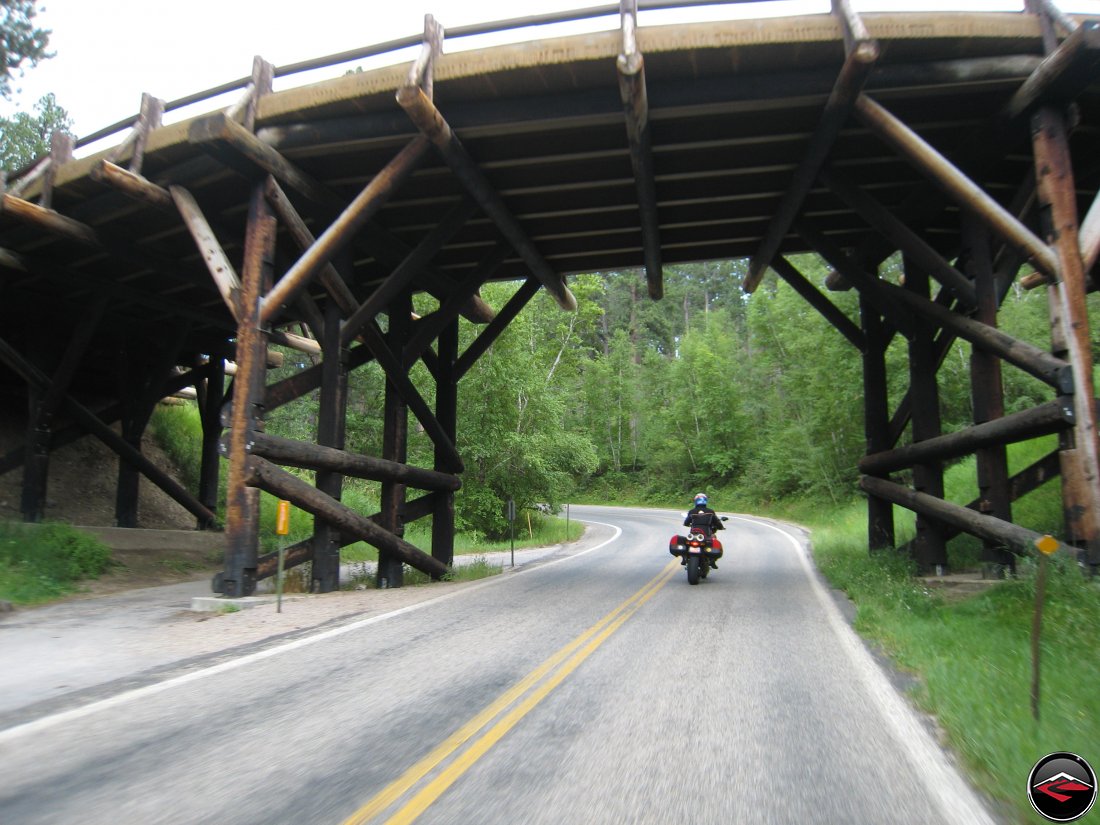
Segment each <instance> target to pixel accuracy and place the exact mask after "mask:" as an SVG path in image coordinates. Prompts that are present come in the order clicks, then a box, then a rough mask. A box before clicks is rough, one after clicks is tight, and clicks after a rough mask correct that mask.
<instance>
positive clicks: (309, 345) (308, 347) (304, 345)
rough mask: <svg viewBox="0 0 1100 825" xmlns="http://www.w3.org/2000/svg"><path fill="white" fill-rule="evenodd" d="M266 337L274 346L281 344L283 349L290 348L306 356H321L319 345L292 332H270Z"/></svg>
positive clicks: (276, 330)
mask: <svg viewBox="0 0 1100 825" xmlns="http://www.w3.org/2000/svg"><path fill="white" fill-rule="evenodd" d="M267 337H268V338H269V339H270V340H271V342H272V343H274V344H282V345H283V346H284V347H290V348H291V349H296V350H298V351H299V352H304V353H307V354H308V355H320V354H321V345H320V344H319V343H317V341H316V340H315V339H313V338H306V337H305V336H303V335H295V334H294V333H293V332H283V331H282V330H278V329H273V330H270V331H269V332H268V333H267Z"/></svg>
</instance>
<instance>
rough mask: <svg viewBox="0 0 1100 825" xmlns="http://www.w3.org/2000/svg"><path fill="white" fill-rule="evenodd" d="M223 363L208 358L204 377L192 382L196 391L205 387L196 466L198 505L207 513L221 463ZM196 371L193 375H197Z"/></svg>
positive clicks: (214, 498) (212, 506)
mask: <svg viewBox="0 0 1100 825" xmlns="http://www.w3.org/2000/svg"><path fill="white" fill-rule="evenodd" d="M225 366H226V364H225V359H224V358H220V357H217V358H212V359H211V360H210V361H209V362H208V363H207V364H205V365H204V367H205V376H204V377H203V378H196V381H195V385H196V387H199V386H203V385H205V387H204V388H205V397H204V398H202V400H201V402H200V404H199V417H200V421H201V423H202V448H201V456H202V458H201V461H200V465H199V501H201V502H202V503H203V505H204V506H205V507H206V508H207V509H209V510H210V511H211V512H213V511H214V510H215V508H216V507H217V504H218V478H219V476H220V474H221V463H220V461H219V458H218V440H219V438H220V437H221V432H222V427H221V420H220V419H219V412H220V410H221V406H222V403H223V402H224V401H225ZM197 371H198V370H197V369H196V370H195V371H194V372H197Z"/></svg>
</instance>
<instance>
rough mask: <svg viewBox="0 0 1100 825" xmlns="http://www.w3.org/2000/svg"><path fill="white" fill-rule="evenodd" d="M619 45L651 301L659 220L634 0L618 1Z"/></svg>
mask: <svg viewBox="0 0 1100 825" xmlns="http://www.w3.org/2000/svg"><path fill="white" fill-rule="evenodd" d="M620 17H621V28H622V35H623V48H622V52H621V53H620V54H619V57H618V59H617V60H616V61H615V66H616V68H617V69H618V72H619V97H620V98H622V101H623V112H624V114H625V117H626V137H627V143H628V144H629V145H630V165H631V167H632V169H633V171H634V185H635V188H636V189H637V192H638V212H639V214H640V217H641V224H642V257H643V259H644V261H645V274H646V284H647V288H648V290H649V297H650V298H652V299H653V300H654V301H657V300H660V299H661V297H662V296H663V295H664V292H665V287H664V275H663V273H662V270H661V236H660V221H658V220H657V186H656V178H655V177H654V174H653V146H652V141H651V139H650V134H649V95H648V92H647V91H646V79H645V59H644V58H643V57H642V53H641V52H639V51H638V43H637V38H636V37H635V29H636V28H637V25H638V8H637V0H624V2H623V3H622V4H621V12H620Z"/></svg>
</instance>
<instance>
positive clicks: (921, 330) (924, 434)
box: [904, 257, 947, 573]
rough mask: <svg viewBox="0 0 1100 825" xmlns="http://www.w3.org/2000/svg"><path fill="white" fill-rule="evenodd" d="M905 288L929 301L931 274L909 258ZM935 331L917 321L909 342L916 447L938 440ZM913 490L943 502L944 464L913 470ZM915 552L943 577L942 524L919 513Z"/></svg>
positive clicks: (931, 463)
mask: <svg viewBox="0 0 1100 825" xmlns="http://www.w3.org/2000/svg"><path fill="white" fill-rule="evenodd" d="M904 265H905V288H906V289H908V290H910V291H912V292H914V293H915V294H917V295H920V296H921V297H922V298H928V297H929V279H928V274H927V273H925V272H923V271H922V270H921V269H920V268H919V267H917V265H916V264H915V263H914V262H913V261H912V260H910V259H909V258H908V257H906V258H905V262H904ZM937 369H938V363H937V358H936V344H935V329H933V328H932V327H931V326H930V325H929V324H927V323H926V322H923V321H920V320H919V319H918V327H917V332H916V335H915V336H914V337H913V339H912V340H911V341H910V342H909V390H910V397H911V398H912V400H913V416H912V420H911V424H910V426H911V427H912V435H913V443H914V444H916V443H917V442H918V441H924V440H925V439H928V438H935V437H936V436H938V435H940V434H941V433H942V430H941V426H940V392H939V385H938V383H937V381H936V371H937ZM913 487H914V489H916V491H917V492H920V493H926V494H927V495H930V496H935V497H936V498H939V499H942V498H943V463H942V462H940V461H929V462H926V463H923V464H917V465H915V466H914V467H913ZM913 552H914V556H915V558H916V561H917V565H918V567H919V568H920V570H921V571H922V572H935V573H942V572H944V571H945V570H946V568H947V542H946V540H945V539H944V535H943V528H942V526H941V525H940V523H939V522H937V521H934V520H933V519H930V518H928V517H927V516H925V515H922V514H920V513H917V535H916V537H915V538H914V539H913Z"/></svg>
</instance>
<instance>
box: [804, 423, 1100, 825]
mask: <svg viewBox="0 0 1100 825" xmlns="http://www.w3.org/2000/svg"><path fill="white" fill-rule="evenodd" d="M1039 441H1040V442H1041V441H1042V440H1039ZM1045 452H1046V446H1045V445H1043V444H1042V443H1039V444H1027V445H1021V446H1020V447H1019V448H1018V449H1017V448H1014V449H1013V450H1012V451H1011V453H1010V463H1012V464H1013V465H1014V466H1013V471H1015V469H1017V468H1018V467H1019V466H1023V465H1026V464H1027V463H1030V461H1031V457H1032V455H1033V454H1034V455H1041V454H1043V453H1045ZM1013 453H1015V454H1014V455H1013ZM967 475H968V476H969V479H971V481H970V489H973V481H972V479H973V463H972V462H963V463H961V464H959V465H956V466H955V467H953V468H952V469H951V470H950V471H949V473H948V478H947V489H948V496H949V497H950V496H952V495H953V491H955V490H958V491H960V494H961V493H962V491H964V490H965V489H966V485H965V484H964V483H963V480H964V477H965V476H967ZM1057 484H1058V482H1057V481H1054V482H1053V484H1048V485H1046V487H1045V488H1040V489H1039V490H1037V491H1035V492H1034V493H1032V494H1031V495H1029V496H1028V497H1026V498H1025V499H1023V500H1021V501H1020V502H1018V503H1017V505H1016V506H1015V507H1014V514H1015V515H1016V519H1017V521H1018V523H1022V524H1025V525H1027V526H1029V527H1032V528H1033V529H1039V530H1045V529H1049V527H1050V526H1051V524H1052V523H1057V522H1058V521H1059V520H1060V519H1059V514H1058V507H1059V506H1060V505H1059V503H1058V502H1059V496H1058V489H1057ZM956 500H959V499H958V498H956ZM1052 508H1053V512H1052ZM783 516H784V517H787V518H794V520H797V521H800V522H801V523H803V524H805V525H807V526H808V527H810V529H811V530H812V535H813V544H814V556H815V559H816V561H817V564H818V566H819V567H820V569H821V570H822V572H823V573H824V575H825V576H826V577H827V578H828V579H829V581H830V582H831V583H832V584H833V585H834V586H835V587H838V588H840V589H842V590H844V591H845V592H846V593H847V594H848V596H849V597H850V598H851V599H852V601H853V602H854V603H855V605H856V608H857V612H856V620H855V624H856V629H857V630H858V631H859V632H860V633H861V634H862V635H864V636H865V637H867V638H868V639H870V640H872V641H874V642H875V643H876V644H878V645H879V646H880V647H881V648H882V649H883V650H884V651H885V652H886V653H887V654H888V655H889V656H890V657H891V658H892V659H893V661H894V662H895V663H896V664H897V666H898V667H900V668H901V669H903V670H906V671H908V672H910V673H912V674H914V675H915V676H916V677H917V684H918V685H919V687H917V688H916V689H915V690H914V692H913V699H914V700H915V701H916V702H917V704H918V705H919V706H920V707H922V708H923V709H925V710H927V711H928V712H930V713H932V714H934V715H935V716H936V717H937V719H938V720H939V723H940V725H941V727H942V729H943V730H944V731H945V733H946V736H947V739H948V741H949V743H950V745H951V746H952V747H953V748H954V750H955V751H956V752H957V753H958V754H959V755H960V756H961V758H962V761H963V764H964V765H965V766H966V768H967V769H968V770H969V771H970V773H971V775H972V777H973V778H974V780H975V783H976V785H977V786H978V787H980V788H982V789H983V790H985V791H986V792H987V793H989V794H990V795H991V796H992V797H994V798H995V799H996V800H997V801H998V802H999V803H1000V804H1001V805H1003V806H1004V808H1005V809H1006V810H1008V811H1010V812H1011V813H1010V818H1011V819H1012V821H1019V822H1034V823H1040V822H1045V821H1046V820H1044V819H1042V818H1041V817H1040V816H1039V815H1038V814H1036V813H1035V812H1034V811H1033V810H1032V808H1031V806H1030V804H1029V803H1028V801H1027V798H1026V795H1025V793H1024V784H1025V782H1026V779H1027V775H1028V772H1029V771H1030V770H1031V767H1032V765H1033V764H1034V763H1035V762H1036V760H1038V759H1039V758H1040V757H1042V756H1045V755H1046V754H1048V753H1051V752H1052V751H1058V750H1069V751H1074V752H1076V753H1080V754H1081V755H1082V756H1085V758H1087V759H1088V758H1091V759H1092V760H1093V761H1094V762H1095V760H1096V759H1098V758H1100V752H1098V751H1097V750H1096V749H1097V743H1100V696H1098V695H1097V692H1096V685H1097V684H1100V639H1098V637H1097V635H1096V632H1095V629H1096V627H1097V626H1100V584H1098V583H1096V582H1091V581H1088V580H1086V579H1085V578H1084V577H1083V576H1082V575H1081V572H1080V570H1079V568H1078V567H1077V565H1076V564H1075V563H1073V562H1072V561H1071V560H1069V559H1058V558H1057V557H1056V558H1055V560H1054V563H1053V564H1052V565H1051V568H1052V569H1051V577H1050V581H1049V584H1048V588H1047V596H1046V602H1045V607H1044V614H1043V628H1042V643H1041V664H1042V690H1041V704H1040V719H1039V721H1038V722H1035V721H1034V720H1033V718H1032V716H1031V710H1030V686H1031V654H1030V632H1031V621H1032V616H1033V611H1034V599H1035V586H1036V585H1035V583H1036V564H1035V562H1034V561H1033V560H1032V559H1024V560H1022V561H1021V562H1020V564H1019V571H1018V576H1017V577H1016V578H1015V579H1009V580H1006V581H1004V582H1000V583H998V584H997V585H995V586H994V587H992V588H990V589H988V590H987V591H985V592H984V593H982V594H980V595H976V596H972V597H969V598H966V599H962V600H957V599H952V600H946V599H944V598H943V597H942V595H941V593H940V592H939V591H937V590H934V589H931V588H929V587H927V586H925V585H924V583H923V581H922V580H921V579H918V578H915V577H914V576H913V575H912V573H913V570H912V567H911V565H910V563H909V562H908V561H907V560H906V559H905V558H903V557H902V556H900V555H898V554H896V553H891V552H883V553H877V554H875V555H871V554H869V553H868V552H867V542H866V508H865V506H864V504H863V503H862V502H856V503H854V504H852V505H850V506H848V507H845V508H830V509H829V510H822V509H820V508H816V507H814V506H813V505H808V504H805V503H804V504H803V505H802V506H801V507H797V506H796V507H792V508H791V509H790V510H789V511H788V512H786V513H784V514H783ZM899 516H900V513H899ZM899 521H900V518H899ZM900 532H903V531H899V533H900ZM899 540H900V541H903V540H904V536H899ZM952 545H953V546H952V547H951V550H950V553H951V559H952V565H953V567H958V566H964V565H966V564H967V563H968V560H969V562H973V561H974V560H975V559H976V552H977V551H976V550H975V548H976V547H977V542H976V541H975V540H973V539H971V538H969V537H967V538H965V539H960V540H956V542H953V543H952Z"/></svg>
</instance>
